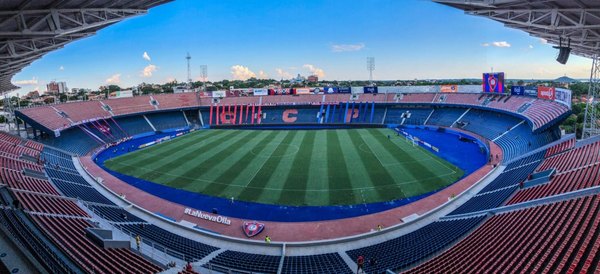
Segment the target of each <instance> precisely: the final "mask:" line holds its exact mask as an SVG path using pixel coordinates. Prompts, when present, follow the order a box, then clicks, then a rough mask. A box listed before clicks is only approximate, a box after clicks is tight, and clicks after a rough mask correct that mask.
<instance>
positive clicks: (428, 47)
mask: <svg viewBox="0 0 600 274" xmlns="http://www.w3.org/2000/svg"><path fill="white" fill-rule="evenodd" d="M188 52H189V54H190V55H191V57H192V59H191V71H192V78H193V79H194V80H199V79H200V78H201V77H200V75H201V69H200V66H201V65H206V66H207V68H208V80H209V81H219V80H222V79H229V80H232V79H242V80H243V79H247V78H249V77H256V78H273V79H289V78H291V77H293V76H295V75H296V74H298V73H299V74H302V75H304V76H308V75H311V74H316V75H318V76H319V78H320V79H324V80H364V79H368V75H369V74H368V71H367V67H366V59H367V57H374V58H375V71H374V73H373V77H374V79H376V80H396V79H400V80H410V79H459V78H479V77H481V73H482V72H489V71H496V72H500V71H503V72H505V73H506V77H507V78H509V79H554V78H558V77H560V76H563V75H567V76H570V77H573V78H589V69H590V66H591V61H590V60H589V59H586V58H581V57H578V56H571V58H570V59H569V62H568V63H567V65H561V64H559V63H557V62H556V61H555V58H556V55H557V52H556V50H555V49H553V48H552V46H551V45H549V44H546V43H545V41H543V40H540V39H538V38H535V37H532V36H529V35H528V34H527V33H525V32H522V31H519V30H515V29H510V28H506V27H504V26H503V25H502V24H500V23H497V22H494V21H492V20H489V19H485V18H482V17H476V16H471V15H465V14H464V13H463V12H462V11H460V10H457V9H453V8H450V7H447V6H444V5H440V4H436V3H433V2H431V1H428V0H366V1H365V0H285V1H281V0H202V1H198V0H175V1H173V2H170V3H167V4H164V5H161V6H158V7H155V8H153V9H151V10H149V12H148V13H147V14H145V15H141V16H137V17H134V18H130V19H127V20H125V21H122V22H119V23H117V24H114V25H112V26H109V27H107V28H104V29H102V30H100V31H99V32H97V34H96V35H94V36H92V37H89V38H85V39H82V40H79V41H76V42H73V43H70V44H68V45H66V46H65V47H64V48H62V49H58V50H56V51H53V52H51V53H49V54H47V55H45V56H44V57H43V58H41V59H39V60H37V61H35V62H34V63H33V64H31V65H30V66H28V67H26V68H25V69H23V71H22V72H20V73H18V74H17V75H16V76H15V77H14V78H13V83H15V84H16V85H18V86H20V87H22V89H21V90H19V91H17V92H19V93H25V92H27V91H31V90H40V91H44V90H45V85H46V83H48V82H50V81H53V80H54V81H65V82H67V85H68V87H69V88H91V89H97V88H98V87H99V86H102V85H108V84H117V85H120V86H122V87H130V86H134V85H137V84H139V83H142V82H146V83H165V82H168V81H172V80H178V81H185V80H186V78H187V65H186V59H185V56H186V54H187V53H188Z"/></svg>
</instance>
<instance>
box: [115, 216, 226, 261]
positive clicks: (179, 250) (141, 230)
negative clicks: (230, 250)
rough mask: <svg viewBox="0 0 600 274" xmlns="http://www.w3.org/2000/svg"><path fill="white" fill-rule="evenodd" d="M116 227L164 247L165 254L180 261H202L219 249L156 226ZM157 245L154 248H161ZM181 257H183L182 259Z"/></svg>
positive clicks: (132, 225)
mask: <svg viewBox="0 0 600 274" xmlns="http://www.w3.org/2000/svg"><path fill="white" fill-rule="evenodd" d="M115 225H116V226H117V227H119V229H121V230H123V231H125V232H127V233H129V234H130V235H140V237H141V238H142V241H147V240H151V241H152V242H154V243H156V244H158V245H162V246H163V247H162V248H164V250H163V251H164V252H165V253H167V254H169V255H171V256H174V257H180V259H182V260H184V261H188V262H191V261H196V260H199V259H202V258H204V257H205V256H206V255H208V254H210V253H212V252H213V251H216V250H217V249H218V248H216V247H214V246H210V245H207V244H203V243H200V242H197V241H194V240H191V239H188V238H186V237H183V236H179V235H177V234H174V233H171V232H169V231H166V230H164V229H162V228H160V227H158V226H155V225H144V226H141V225H139V224H135V225H134V224H118V223H117V224H115ZM156 244H155V245H154V246H155V247H156V248H160V247H159V246H158V245H156ZM181 255H183V257H182V258H181Z"/></svg>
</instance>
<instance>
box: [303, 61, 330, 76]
mask: <svg viewBox="0 0 600 274" xmlns="http://www.w3.org/2000/svg"><path fill="white" fill-rule="evenodd" d="M302 67H303V68H305V69H307V70H308V71H310V73H311V74H313V75H316V76H317V77H319V78H323V77H325V71H323V69H320V68H317V67H315V66H313V65H311V64H305V65H304V66H302Z"/></svg>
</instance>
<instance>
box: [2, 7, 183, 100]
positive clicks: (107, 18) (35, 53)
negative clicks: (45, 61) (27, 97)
mask: <svg viewBox="0 0 600 274" xmlns="http://www.w3.org/2000/svg"><path fill="white" fill-rule="evenodd" d="M170 1H172V0H122V1H113V0H2V1H0V94H2V93H4V92H7V91H10V90H13V89H17V88H18V87H17V86H15V85H13V84H12V83H11V79H12V77H13V76H14V75H15V74H16V73H17V72H19V71H21V69H23V68H24V67H25V66H27V65H29V64H31V63H32V62H33V61H35V60H37V59H39V58H41V57H42V56H43V55H44V54H46V53H48V52H50V51H52V50H55V49H58V48H61V47H63V46H64V45H66V44H68V43H70V42H72V41H75V40H77V39H81V38H84V37H88V36H91V35H93V34H95V32H96V31H98V30H99V29H102V28H104V27H107V26H109V25H111V24H114V23H116V22H119V21H121V20H123V19H127V18H129V17H132V16H136V15H140V14H145V13H146V12H147V10H148V9H149V8H152V7H154V6H157V5H160V4H163V3H167V2H170Z"/></svg>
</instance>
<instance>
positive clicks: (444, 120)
mask: <svg viewBox="0 0 600 274" xmlns="http://www.w3.org/2000/svg"><path fill="white" fill-rule="evenodd" d="M466 110H467V109H465V108H435V110H434V111H433V113H431V116H429V120H428V121H427V124H428V125H437V126H443V127H450V126H452V125H453V124H454V122H456V120H458V118H460V116H461V115H463V113H465V111H466Z"/></svg>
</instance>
